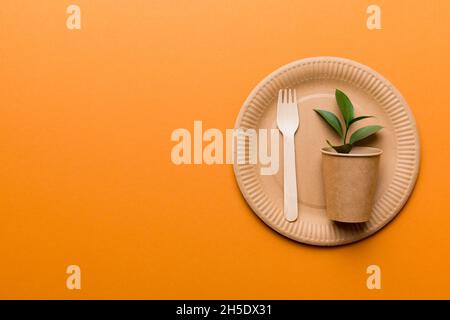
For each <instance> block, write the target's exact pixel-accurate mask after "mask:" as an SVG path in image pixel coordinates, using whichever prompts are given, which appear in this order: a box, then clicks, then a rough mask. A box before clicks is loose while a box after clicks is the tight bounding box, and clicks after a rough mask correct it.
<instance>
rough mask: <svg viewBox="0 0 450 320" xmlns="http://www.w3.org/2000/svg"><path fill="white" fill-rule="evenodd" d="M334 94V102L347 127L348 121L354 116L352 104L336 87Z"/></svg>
mask: <svg viewBox="0 0 450 320" xmlns="http://www.w3.org/2000/svg"><path fill="white" fill-rule="evenodd" d="M335 96H336V102H337V104H338V106H339V109H340V110H341V113H342V116H343V117H344V121H345V124H346V125H347V128H348V126H349V123H350V121H352V119H353V117H354V110H353V104H352V102H351V101H350V99H349V98H348V97H347V95H346V94H345V93H343V92H342V91H341V90H339V89H336V92H335Z"/></svg>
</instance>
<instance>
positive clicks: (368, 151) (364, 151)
mask: <svg viewBox="0 0 450 320" xmlns="http://www.w3.org/2000/svg"><path fill="white" fill-rule="evenodd" d="M321 151H322V154H326V155H329V156H334V157H345V158H363V157H376V156H379V155H381V154H382V153H383V150H381V149H379V148H373V147H353V148H352V151H350V153H338V152H336V151H335V150H334V149H333V148H331V147H324V148H322V149H321ZM354 151H357V152H356V153H352V152H354Z"/></svg>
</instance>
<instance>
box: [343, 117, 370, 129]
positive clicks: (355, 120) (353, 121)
mask: <svg viewBox="0 0 450 320" xmlns="http://www.w3.org/2000/svg"><path fill="white" fill-rule="evenodd" d="M373 117H374V116H362V117H356V118H353V119H352V120H350V122H349V123H348V126H349V127H350V126H351V125H352V124H353V123H355V122H357V121H359V120H363V119H367V118H373Z"/></svg>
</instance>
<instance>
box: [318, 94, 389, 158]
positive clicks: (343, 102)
mask: <svg viewBox="0 0 450 320" xmlns="http://www.w3.org/2000/svg"><path fill="white" fill-rule="evenodd" d="M335 97H336V102H337V104H338V106H339V110H340V111H341V114H342V117H343V119H344V125H345V129H343V128H342V125H341V121H340V120H339V118H338V117H337V116H336V115H335V114H334V113H332V112H330V111H326V110H320V109H314V111H315V112H317V114H319V115H320V116H321V117H322V118H323V119H324V120H325V121H326V123H328V125H329V126H330V127H331V128H333V129H334V131H335V132H336V133H337V134H338V135H339V137H341V138H342V145H340V146H333V145H332V144H331V143H330V141H328V140H327V143H328V144H329V145H330V146H331V147H332V148H333V149H334V150H336V152H338V153H349V152H350V151H351V150H352V148H353V144H354V143H356V142H358V141H360V140H362V139H365V138H367V137H369V136H371V135H373V134H375V133H376V132H378V131H379V130H380V129H382V128H383V127H382V126H378V125H371V126H366V127H362V128H360V129H358V130H356V131H355V132H353V134H352V135H351V136H350V139H349V140H348V141H347V135H348V133H349V129H350V127H351V125H352V124H354V123H355V122H358V121H360V120H363V119H367V118H373V116H361V117H356V118H355V111H354V108H353V104H352V102H351V101H350V99H349V98H348V97H347V95H346V94H345V93H344V92H342V91H340V90H338V89H336V91H335Z"/></svg>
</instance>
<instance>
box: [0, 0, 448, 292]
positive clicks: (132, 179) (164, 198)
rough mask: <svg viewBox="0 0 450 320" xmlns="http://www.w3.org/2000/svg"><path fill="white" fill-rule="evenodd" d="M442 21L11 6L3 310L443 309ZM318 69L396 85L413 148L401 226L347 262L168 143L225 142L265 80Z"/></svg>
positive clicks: (227, 177)
mask: <svg viewBox="0 0 450 320" xmlns="http://www.w3.org/2000/svg"><path fill="white" fill-rule="evenodd" d="M372 2H375V3H376V4H378V5H379V6H381V9H382V26H383V30H381V31H369V30H368V29H367V28H366V17H367V15H366V13H365V11H366V8H367V6H368V5H369V4H371V3H372ZM72 3H76V4H78V5H79V6H80V7H81V10H82V30H80V31H76V30H75V31H70V30H68V29H67V28H66V25H65V22H66V18H67V16H68V15H67V14H66V8H67V6H68V5H69V4H72ZM449 14H450V1H448V0H434V1H431V0H428V1H424V0H423V1H412V0H402V1H400V0H397V1H390V0H376V1H365V0H346V1H340V0H335V1H333V0H327V1H325V0H314V1H312V0H311V1H306V0H304V1H300V0H296V1H288V0H283V1H280V0H270V1H269V0H261V1H256V0H255V1H249V0H232V1H225V0H222V1H211V0H208V1H207V0H203V1H202V0H195V1H194V0H177V1H165V0H152V1H144V0H139V1H138V0H133V1H129V0H121V1H108V0H95V1H92V0H76V1H55V0H46V1H43V0H40V1H35V0H29V1H17V0H4V1H2V2H1V4H0V155H1V157H0V259H1V264H0V298H39V299H41V298H58V299H59V298H64V299H66V298H69V299H72V298H73V299H78V298H127V299H128V298H160V299H164V298H180V299H187V298H191V299H196V298H235V299H241V298H242V299H244V298H257V299H266V298H268V299H269V298H271V299H278V298H280V299H300V298H311V299H315V298H344V299H346V298H364V299H365V298H376V299H378V298H450V192H449V187H448V181H449V180H450V172H449V165H450V151H449V150H450V148H449V147H448V144H449V133H448V132H449V131H448V130H449V125H448V123H449V121H448V119H449V117H450V108H449V106H450V94H449V89H448V86H449V84H450V55H449V51H450V42H449V40H448V34H449V31H450V19H449ZM319 55H334V56H342V57H346V58H350V59H354V60H356V61H359V62H362V63H364V64H367V65H369V66H370V67H372V68H374V69H375V70H376V71H378V72H380V73H381V74H382V75H384V76H385V77H386V78H387V79H389V80H390V81H391V82H392V83H394V84H395V86H396V87H397V88H398V89H399V90H400V91H401V92H402V94H403V95H404V96H405V98H406V99H407V101H408V102H409V104H410V105H411V108H412V109H413V112H414V115H415V117H416V120H417V123H418V127H419V130H420V136H421V145H422V163H421V172H420V176H419V179H418V183H417V185H416V189H415V191H414V193H413V195H412V197H411V198H410V201H409V202H408V204H407V205H406V207H405V208H404V210H403V211H402V213H401V214H400V215H399V216H398V217H397V218H396V219H395V220H394V222H393V223H391V224H389V225H388V226H387V227H386V228H384V229H383V230H382V231H381V232H379V233H377V234H376V235H375V236H373V237H371V238H369V239H366V240H365V241H362V242H359V243H356V244H352V245H348V246H344V247H337V248H318V247H312V246H306V245H301V244H297V243H295V242H293V241H290V240H288V239H286V238H284V237H282V236H280V235H278V234H277V233H275V232H273V231H272V230H270V229H269V228H268V227H266V226H265V225H264V224H263V223H262V222H261V221H260V220H259V219H258V218H257V217H256V216H255V215H254V214H253V213H252V212H251V211H250V209H249V208H248V207H247V205H246V203H245V201H244V200H243V198H242V196H241V194H240V191H239V190H238V187H237V185H236V183H235V179H234V175H233V170H232V167H231V166H229V165H216V166H206V165H201V166H198V165H197V166H194V165H192V166H186V165H185V166H175V165H174V164H172V162H171V160H170V151H171V148H172V146H173V145H174V144H175V143H173V142H171V141H170V135H171V132H172V131H173V130H174V129H176V128H183V127H185V128H188V129H190V130H192V125H193V121H194V120H196V119H199V120H203V122H204V127H207V128H211V127H214V128H220V129H225V128H232V127H233V125H234V121H235V118H236V116H237V113H238V111H239V109H240V107H241V105H242V103H243V101H244V100H245V98H246V97H247V95H248V93H249V92H250V91H251V89H252V88H253V87H254V86H255V85H256V84H257V83H258V82H259V81H260V80H261V79H262V78H264V77H265V76H266V75H267V74H269V73H270V72H272V71H273V70H275V69H276V68H278V67H279V66H281V65H283V64H285V63H287V62H291V61H293V60H296V59H300V58H304V57H309V56H319ZM69 264H77V265H80V267H81V270H82V289H81V290H80V291H77V290H74V291H70V290H68V289H66V286H65V281H66V277H67V275H66V273H65V270H66V267H67V266H68V265H69ZM369 264H378V265H379V266H380V267H381V269H382V290H378V291H377V290H372V291H370V290H368V289H367V288H366V277H367V275H366V267H367V266H368V265H369Z"/></svg>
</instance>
